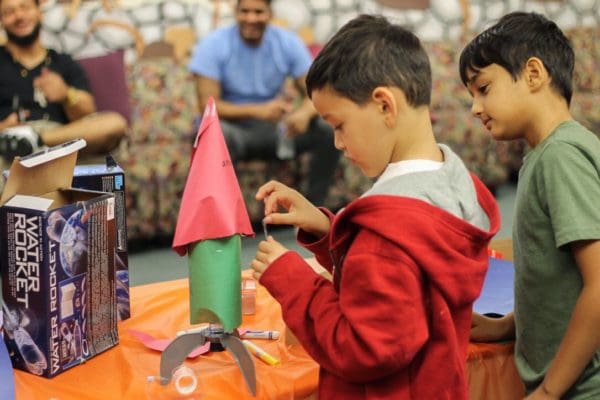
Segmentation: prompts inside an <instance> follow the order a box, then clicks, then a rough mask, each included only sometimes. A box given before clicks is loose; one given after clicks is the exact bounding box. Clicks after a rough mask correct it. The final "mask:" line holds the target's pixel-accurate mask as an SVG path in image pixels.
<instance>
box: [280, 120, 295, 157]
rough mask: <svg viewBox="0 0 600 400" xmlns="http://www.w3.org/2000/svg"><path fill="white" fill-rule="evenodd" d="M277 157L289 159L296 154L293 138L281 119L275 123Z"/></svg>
mask: <svg viewBox="0 0 600 400" xmlns="http://www.w3.org/2000/svg"><path fill="white" fill-rule="evenodd" d="M277 135H278V136H277V158H279V159H280V160H291V159H293V158H294V157H295V156H296V146H295V145H294V139H293V138H291V137H289V136H288V134H287V128H286V126H285V123H284V122H283V121H281V122H279V124H278V125H277Z"/></svg>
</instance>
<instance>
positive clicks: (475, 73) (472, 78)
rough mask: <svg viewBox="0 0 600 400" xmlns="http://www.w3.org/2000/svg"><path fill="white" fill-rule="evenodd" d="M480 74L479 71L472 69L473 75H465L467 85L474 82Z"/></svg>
mask: <svg viewBox="0 0 600 400" xmlns="http://www.w3.org/2000/svg"><path fill="white" fill-rule="evenodd" d="M480 74H481V73H480V71H474V72H473V75H471V76H470V77H467V85H470V84H472V83H473V82H475V81H476V80H477V78H479V75H480Z"/></svg>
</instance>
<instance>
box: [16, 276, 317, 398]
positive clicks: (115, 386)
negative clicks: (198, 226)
mask: <svg viewBox="0 0 600 400" xmlns="http://www.w3.org/2000/svg"><path fill="white" fill-rule="evenodd" d="M188 299H189V297H188V281H187V279H180V280H175V281H167V282H161V283H156V284H150V285H144V286H136V287H132V288H131V306H132V313H131V314H132V318H130V319H129V320H126V321H121V322H119V335H120V343H119V344H118V345H117V346H116V347H114V348H112V349H110V350H108V351H106V352H104V353H102V354H99V355H97V356H96V357H94V358H92V359H90V360H88V361H87V362H86V363H84V364H81V365H78V366H76V367H74V368H72V369H70V370H67V371H65V372H63V373H62V374H60V375H58V376H56V377H54V378H52V379H46V378H42V377H37V376H34V375H31V374H29V373H26V372H23V371H18V370H15V384H16V393H17V400H47V399H48V400H49V399H54V400H71V399H73V400H88V399H89V400H92V399H93V400H95V399H98V400H100V399H102V400H106V399H110V400H120V399H127V400H129V399H131V400H140V399H153V400H154V399H160V398H165V399H167V398H175V397H168V396H167V395H166V393H167V391H165V390H161V391H157V390H156V389H157V388H158V389H164V388H163V387H160V385H158V384H157V383H153V384H148V383H147V382H146V380H147V377H148V376H150V375H154V376H156V375H158V371H159V364H160V353H158V352H156V351H153V350H150V349H147V348H146V347H145V346H144V345H143V344H142V343H141V342H140V341H138V340H137V339H136V338H135V337H133V336H132V335H131V334H130V333H129V330H130V329H134V330H137V331H142V332H146V333H149V334H151V335H152V336H154V337H157V338H173V337H175V334H176V332H177V331H179V330H181V329H186V328H189V315H188V312H189V308H188V301H189V300H188ZM256 309H257V312H256V314H255V315H253V316H244V318H243V323H242V325H243V326H244V327H247V328H252V329H276V330H279V331H281V332H285V324H284V323H283V321H282V319H281V309H280V307H279V305H278V304H277V303H276V302H275V300H274V299H273V298H272V297H271V296H269V295H268V293H267V291H266V289H264V288H263V287H260V286H259V287H258V291H257V299H256ZM284 336H285V335H281V338H280V340H278V341H264V340H261V341H255V343H257V344H259V345H260V346H261V347H262V348H264V349H265V350H266V351H268V352H269V353H271V354H273V355H275V356H277V357H279V358H280V360H281V364H280V365H276V366H269V365H267V364H264V363H262V362H261V361H259V360H256V359H255V360H256V361H255V365H256V376H257V397H256V398H257V399H282V400H283V399H286V400H287V399H292V398H293V399H305V398H309V397H310V396H311V395H312V393H314V392H315V390H316V387H317V382H318V366H317V364H316V363H315V362H314V361H313V360H312V359H311V358H310V357H309V356H308V355H307V354H306V352H305V351H304V350H303V349H302V347H301V346H299V345H291V346H288V345H286V344H285V341H284V340H283V337H284ZM186 365H188V366H190V367H191V368H192V369H194V370H195V371H197V373H198V376H199V385H201V386H202V388H203V389H205V391H206V393H205V395H204V396H203V397H202V400H223V399H236V400H237V399H254V397H252V396H251V395H250V393H249V391H248V390H247V388H246V384H245V382H244V380H243V378H242V375H241V373H240V371H239V369H238V367H237V364H236V363H235V362H234V361H233V358H232V357H231V355H230V353H229V352H213V353H210V354H208V355H202V356H199V357H198V358H196V359H193V360H190V359H188V361H186ZM190 398H193V399H196V400H197V399H198V398H199V397H190Z"/></svg>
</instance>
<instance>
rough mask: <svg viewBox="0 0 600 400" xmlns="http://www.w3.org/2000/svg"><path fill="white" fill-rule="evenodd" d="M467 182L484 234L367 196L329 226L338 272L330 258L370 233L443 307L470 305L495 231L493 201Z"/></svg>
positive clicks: (431, 209) (427, 209) (438, 213)
mask: <svg viewBox="0 0 600 400" xmlns="http://www.w3.org/2000/svg"><path fill="white" fill-rule="evenodd" d="M472 179H473V184H474V187H475V191H476V193H477V201H478V202H479V205H480V206H481V208H482V210H483V211H484V212H485V214H486V216H487V219H488V221H489V224H488V226H489V227H490V228H489V229H488V230H482V229H480V228H478V227H476V226H474V225H472V224H470V223H468V222H466V221H465V220H463V219H461V218H459V217H457V216H455V215H453V214H451V213H449V212H447V211H445V210H443V209H441V208H439V207H437V206H434V205H431V204H429V203H427V202H425V201H422V200H419V199H415V198H412V197H404V196H396V195H383V194H382V195H371V196H367V197H363V198H360V199H358V200H356V201H354V202H352V203H351V204H350V205H349V206H348V207H347V208H346V209H344V210H343V211H341V214H340V215H338V218H336V219H335V220H334V223H333V226H332V228H331V229H332V235H331V236H330V237H331V238H335V239H334V242H332V243H330V246H331V249H332V254H333V256H334V263H335V264H336V265H337V266H338V267H339V266H341V262H340V261H341V260H339V259H338V260H335V258H336V256H335V255H336V254H343V253H344V252H345V251H346V249H344V248H341V247H342V246H344V247H347V244H345V243H348V241H349V240H348V239H349V238H348V237H349V236H350V235H353V232H356V231H358V230H361V229H365V230H371V231H374V232H375V233H377V234H378V235H380V236H382V237H384V238H386V239H387V240H390V241H392V242H393V243H394V244H395V245H396V246H398V247H399V248H401V249H402V250H403V251H404V252H405V253H406V254H407V256H408V259H410V260H413V261H414V263H415V266H416V267H417V268H418V269H419V270H420V271H421V272H422V274H423V275H424V277H425V279H427V280H428V281H429V285H433V286H434V287H435V288H436V291H438V292H439V293H441V294H442V296H443V297H444V298H445V299H446V302H448V304H451V305H453V306H457V307H460V306H464V305H467V304H469V303H472V302H473V301H474V300H475V299H477V297H478V296H479V294H480V292H481V287H482V284H483V279H484V277H485V273H486V271H487V265H488V262H487V257H488V256H487V243H488V242H489V241H490V240H491V238H492V237H493V236H494V235H495V234H496V232H497V231H498V229H499V227H500V213H499V210H498V206H497V204H496V201H495V199H494V197H493V196H492V194H491V193H490V192H489V190H488V189H487V188H486V187H485V185H484V184H483V183H482V182H481V181H480V180H479V179H478V178H476V177H475V176H472ZM382 221H385V222H382ZM353 225H354V226H353ZM340 272H341V271H340Z"/></svg>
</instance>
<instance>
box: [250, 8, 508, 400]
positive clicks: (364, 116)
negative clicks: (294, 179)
mask: <svg viewBox="0 0 600 400" xmlns="http://www.w3.org/2000/svg"><path fill="white" fill-rule="evenodd" d="M306 83H307V90H308V94H309V96H311V99H312V101H313V103H314V106H315V108H316V110H317V111H318V112H319V114H320V115H321V116H322V117H323V118H324V119H325V121H327V122H328V123H329V124H331V125H332V126H333V128H334V130H335V145H336V147H337V148H338V149H339V150H340V151H343V153H344V156H345V157H347V158H348V159H349V160H350V161H351V162H353V163H354V164H355V165H357V166H358V168H360V169H361V171H362V172H363V173H364V174H365V175H366V176H369V177H377V181H376V182H375V184H374V185H373V187H372V188H371V189H370V190H369V191H367V192H366V193H365V194H363V195H362V196H361V197H360V198H359V199H357V200H355V201H353V202H351V203H350V204H349V205H348V206H347V207H346V208H345V209H343V210H342V211H340V212H339V213H338V214H337V215H333V214H332V213H331V212H329V211H328V210H325V209H322V208H317V207H315V206H313V205H312V204H311V203H309V202H308V200H306V199H305V198H304V197H302V195H300V193H298V192H297V191H295V190H292V189H291V188H288V187H287V186H285V185H283V184H281V183H279V182H274V181H272V182H269V183H267V184H265V185H263V186H262V187H261V188H260V189H259V190H258V192H257V195H256V197H257V199H259V200H263V201H264V203H265V214H266V217H265V219H264V221H265V223H268V224H291V225H295V226H297V227H298V228H299V232H298V241H299V243H300V244H301V245H303V246H304V247H306V248H307V249H309V250H311V251H312V252H313V253H314V254H315V256H316V258H317V260H318V261H319V262H320V263H321V265H323V266H324V267H325V268H327V269H328V270H329V271H330V272H331V273H332V275H333V281H332V282H330V281H328V280H326V279H325V278H323V277H321V276H319V275H318V274H316V273H315V272H314V271H313V270H312V269H311V267H310V266H309V265H308V264H307V263H306V262H305V260H304V259H303V258H302V257H301V256H300V255H299V254H298V253H296V252H293V251H289V250H288V249H286V248H284V247H283V246H282V245H281V244H280V243H278V242H277V241H276V240H274V239H273V238H272V237H269V238H268V240H266V241H262V242H261V243H260V244H259V247H258V250H257V253H256V257H255V259H254V260H253V261H252V263H251V266H252V268H253V269H254V276H255V278H257V279H259V280H260V283H261V284H263V285H264V286H265V287H266V288H267V289H268V290H269V292H270V293H271V294H272V295H273V297H274V298H275V299H277V301H278V302H279V303H280V304H281V308H282V312H283V318H284V320H285V321H286V323H287V325H288V326H289V328H290V329H291V330H292V332H294V334H295V335H296V336H297V337H298V339H299V340H300V342H301V343H302V345H303V346H304V348H305V349H306V350H307V351H308V353H309V354H310V355H311V356H312V357H313V358H314V359H315V360H316V361H317V362H318V363H319V365H320V366H321V370H320V380H319V398H320V399H327V400H329V399H345V400H347V399H386V400H387V399H418V400H422V399H451V400H460V399H467V382H466V376H465V364H466V355H467V344H468V341H469V327H470V322H471V309H472V304H473V302H474V301H475V299H476V298H477V297H478V296H479V293H480V291H481V287H482V285H483V279H484V275H485V273H486V270H487V265H488V258H487V245H488V242H489V240H490V239H491V237H492V236H493V235H494V234H495V233H496V231H497V230H498V227H499V225H500V218H499V213H498V208H497V205H496V202H495V200H494V198H493V196H492V195H491V193H490V192H489V191H488V190H487V189H486V188H485V186H484V185H483V184H482V183H481V182H480V181H479V180H478V179H477V178H476V177H474V176H472V175H471V174H470V173H469V172H468V171H467V169H466V168H465V166H464V164H463V163H462V161H461V160H460V159H459V157H458V156H457V155H456V154H455V153H453V152H452V151H451V150H450V149H449V148H448V147H447V146H444V145H442V144H438V143H436V141H435V138H434V135H433V131H432V127H431V120H430V115H429V102H430V94H431V69H430V66H429V60H428V57H427V54H426V53H425V51H424V50H423V48H422V47H421V44H420V42H419V40H418V38H417V37H416V36H415V35H413V34H412V33H411V32H409V31H407V30H405V29H403V28H402V27H400V26H398V25H393V24H391V23H390V22H388V21H387V20H386V19H385V18H383V17H375V16H368V15H362V16H360V17H357V18H356V19H354V20H352V21H350V22H348V23H347V24H346V25H345V26H344V27H342V28H341V29H340V31H339V32H337V33H336V34H335V36H334V37H333V38H332V39H331V40H330V41H329V42H328V43H327V45H326V46H325V47H324V48H323V50H322V51H321V52H320V53H319V55H318V56H317V58H316V59H315V61H314V63H313V65H312V66H311V68H310V70H309V72H308V76H307V79H306ZM280 209H285V210H287V212H285V213H283V212H280Z"/></svg>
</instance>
